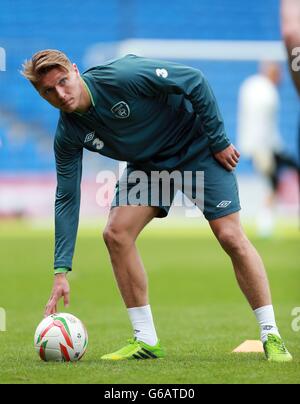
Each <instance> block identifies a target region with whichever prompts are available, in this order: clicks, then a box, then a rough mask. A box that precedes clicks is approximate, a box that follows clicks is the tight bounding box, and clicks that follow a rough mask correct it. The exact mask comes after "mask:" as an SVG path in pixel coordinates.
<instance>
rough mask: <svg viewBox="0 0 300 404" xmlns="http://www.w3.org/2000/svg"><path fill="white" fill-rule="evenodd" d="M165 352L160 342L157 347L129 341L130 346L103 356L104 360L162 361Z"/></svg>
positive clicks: (132, 340) (133, 340) (134, 340)
mask: <svg viewBox="0 0 300 404" xmlns="http://www.w3.org/2000/svg"><path fill="white" fill-rule="evenodd" d="M164 357H165V352H164V350H163V349H162V347H161V346H160V342H159V341H158V343H157V344H156V345H155V346H151V345H147V344H145V343H144V342H142V341H137V340H136V339H129V340H128V345H126V346H125V347H124V348H122V349H120V350H119V351H116V352H113V353H111V354H107V355H104V356H102V358H101V359H102V360H107V361H122V360H126V359H162V358H164Z"/></svg>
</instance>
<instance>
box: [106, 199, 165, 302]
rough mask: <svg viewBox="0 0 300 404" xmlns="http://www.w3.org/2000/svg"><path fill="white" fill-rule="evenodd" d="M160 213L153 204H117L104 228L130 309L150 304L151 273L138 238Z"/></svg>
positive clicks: (122, 291) (118, 278) (114, 268)
mask: <svg viewBox="0 0 300 404" xmlns="http://www.w3.org/2000/svg"><path fill="white" fill-rule="evenodd" d="M158 212H159V208H157V207H150V206H119V207H115V208H114V209H112V210H111V212H110V215H109V219H108V223H107V226H106V228H105V230H104V234H103V237H104V241H105V244H106V246H107V248H108V251H109V254H110V259H111V263H112V266H113V270H114V274H115V277H116V280H117V283H118V286H119V289H120V292H121V295H122V297H123V300H124V303H125V305H126V307H127V308H128V309H129V308H132V307H141V306H146V305H147V304H148V303H149V302H148V290H147V276H146V272H145V270H144V266H143V263H142V260H141V258H140V255H139V253H138V250H137V247H136V244H135V241H136V239H137V237H138V235H139V234H140V232H141V231H142V230H143V229H144V227H145V226H146V225H147V224H148V223H149V222H150V221H151V220H152V219H153V218H154V217H156V216H157V215H158Z"/></svg>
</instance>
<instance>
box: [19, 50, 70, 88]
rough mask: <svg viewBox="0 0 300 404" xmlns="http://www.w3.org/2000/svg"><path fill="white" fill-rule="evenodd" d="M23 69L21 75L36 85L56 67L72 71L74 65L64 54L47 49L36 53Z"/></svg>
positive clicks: (25, 63)
mask: <svg viewBox="0 0 300 404" xmlns="http://www.w3.org/2000/svg"><path fill="white" fill-rule="evenodd" d="M22 67H23V70H22V71H21V74H22V75H23V76H24V77H25V78H26V79H27V80H29V81H31V82H32V83H33V84H36V83H38V81H39V80H40V78H41V77H42V76H43V75H45V74H46V73H48V72H49V71H50V70H52V69H54V68H56V67H60V68H62V69H64V70H67V71H70V70H71V68H72V63H71V61H70V60H69V58H68V57H67V56H66V55H65V54H64V53H63V52H61V51H58V50H53V49H46V50H42V51H40V52H37V53H35V54H34V55H33V56H32V58H31V59H30V60H26V61H25V62H24V64H23V65H22Z"/></svg>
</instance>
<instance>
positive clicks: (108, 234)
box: [103, 224, 133, 251]
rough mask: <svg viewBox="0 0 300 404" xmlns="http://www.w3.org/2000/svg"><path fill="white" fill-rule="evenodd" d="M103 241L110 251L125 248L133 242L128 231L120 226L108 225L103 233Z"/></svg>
mask: <svg viewBox="0 0 300 404" xmlns="http://www.w3.org/2000/svg"><path fill="white" fill-rule="evenodd" d="M103 239H104V242H105V244H106V246H107V247H108V249H109V250H110V251H113V250H119V249H122V248H125V247H127V246H128V245H130V244H132V242H133V240H132V237H131V236H130V233H129V232H128V231H127V229H126V228H124V227H123V226H119V225H118V224H110V225H108V226H107V227H106V228H105V230H104V232H103Z"/></svg>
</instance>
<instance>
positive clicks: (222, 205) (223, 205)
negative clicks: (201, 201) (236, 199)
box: [217, 201, 232, 209]
mask: <svg viewBox="0 0 300 404" xmlns="http://www.w3.org/2000/svg"><path fill="white" fill-rule="evenodd" d="M231 203H232V201H222V202H220V203H219V205H218V206H217V208H223V209H224V208H227V206H229V205H230V204H231Z"/></svg>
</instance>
